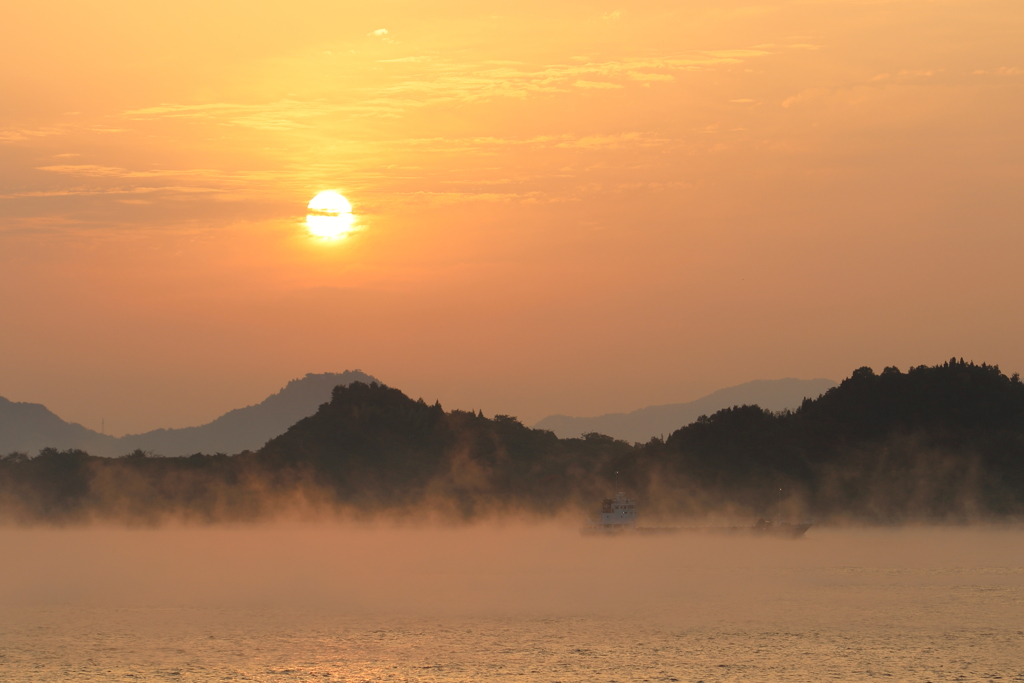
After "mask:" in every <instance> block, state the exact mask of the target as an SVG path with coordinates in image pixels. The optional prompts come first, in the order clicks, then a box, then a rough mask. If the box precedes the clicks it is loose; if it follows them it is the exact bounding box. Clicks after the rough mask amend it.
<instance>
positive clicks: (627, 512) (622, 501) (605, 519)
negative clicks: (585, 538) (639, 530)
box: [580, 491, 636, 534]
mask: <svg viewBox="0 0 1024 683" xmlns="http://www.w3.org/2000/svg"><path fill="white" fill-rule="evenodd" d="M634 530H636V502H635V501H634V500H633V499H632V498H630V497H629V496H627V495H626V494H625V493H623V492H621V491H620V492H618V493H616V494H615V497H614V498H605V499H604V501H603V502H602V503H601V514H600V515H598V517H597V519H592V518H590V517H587V523H586V525H585V526H584V527H583V528H582V529H580V531H581V532H582V533H585V534H620V533H623V532H626V531H634Z"/></svg>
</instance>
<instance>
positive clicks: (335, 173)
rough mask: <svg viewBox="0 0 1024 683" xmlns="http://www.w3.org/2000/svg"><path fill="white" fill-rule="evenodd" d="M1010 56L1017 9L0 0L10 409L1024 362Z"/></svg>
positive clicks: (612, 386)
mask: <svg viewBox="0 0 1024 683" xmlns="http://www.w3.org/2000/svg"><path fill="white" fill-rule="evenodd" d="M371 4H372V5H373V7H372V8H371V9H368V8H367V6H368V5H371ZM382 29H383V30H382ZM1022 46H1024V4H1021V3H1020V2H1019V0H1014V1H1006V2H985V1H960V0H953V1H949V2H940V1H929V2H926V1H906V2H902V1H899V0H895V1H892V2H882V1H877V2H876V1H859V2H854V1H825V0H822V1H817V2H815V1H804V2H764V3H760V4H752V3H742V2H728V1H726V2H722V1H720V0H715V1H714V2H710V1H701V2H679V1H678V0H675V1H673V2H662V3H658V2H647V3H643V2H633V3H629V4H628V5H625V4H616V3H613V2H598V3H574V2H560V3H553V2H543V3H540V2H522V1H518V2H504V3H503V2H493V3H479V2H461V3H459V2H449V3H443V2H437V3H422V2H421V3H411V2H383V3H355V2H337V1H334V2H308V1H305V0H292V1H290V2H247V3H243V2H213V3H211V2H208V1H206V2H193V1H191V0H185V1H178V2H174V3H169V2H167V3H164V2H160V3H138V2H111V1H106V2H103V1H101V2H93V3H80V2H69V1H64V0H55V1H53V2H47V3H15V4H14V6H11V7H5V9H4V19H3V21H2V22H0V288H2V289H0V292H2V295H0V296H2V299H0V358H2V361H0V395H2V396H5V397H7V398H9V399H11V400H21V401H35V402H41V403H44V404H46V405H47V406H48V407H50V408H51V409H52V410H54V411H55V412H57V413H58V414H59V415H61V416H62V417H63V418H65V419H68V420H74V421H78V422H81V423H82V424H84V425H86V426H88V427H92V428H95V429H98V428H99V426H100V420H101V418H105V419H106V425H107V431H108V432H111V433H116V434H121V433H125V432H134V431H141V430H146V429H152V428H156V427H180V426H187V425H191V424H198V423H201V422H205V421H208V420H209V419H212V418H213V417H215V416H217V415H219V414H220V413H223V412H225V411H226V410H229V409H231V408H235V407H239V406H241V405H245V404H248V403H253V402H256V401H259V400H261V399H262V398H264V397H266V396H267V395H268V394H269V393H272V392H273V391H276V390H277V389H278V388H280V387H281V386H283V385H284V383H285V382H287V381H288V380H289V379H292V378H294V377H298V376H301V375H303V374H305V373H306V372H324V371H338V372H340V371H342V370H345V369H354V368H361V369H362V370H364V371H366V372H369V373H371V374H374V375H376V376H378V377H380V378H381V379H382V380H383V381H385V382H387V383H388V384H390V385H392V386H396V387H398V388H400V389H402V390H404V391H405V392H406V393H408V394H410V395H412V396H414V397H417V396H423V397H424V398H426V399H427V400H430V401H432V400H434V399H435V398H436V399H440V400H441V402H442V404H443V405H445V407H446V408H454V407H462V408H482V409H483V410H484V412H485V413H486V414H488V415H491V414H494V413H510V414H515V415H518V416H520V417H521V418H522V419H523V420H524V421H526V422H528V423H531V422H533V421H535V420H537V419H539V418H541V417H543V416H545V415H547V414H549V413H553V412H562V413H568V414H578V415H584V414H596V413H601V412H608V411H619V410H630V409H634V408H638V407H641V406H644V405H650V404H655V403H667V402H674V401H682V400H689V399H692V398H696V397H698V396H700V395H702V394H705V393H708V392H710V391H713V390H715V389H718V388H721V387H723V386H728V385H732V384H738V383H740V382H744V381H747V380H751V379H758V378H775V377H786V376H795V377H807V378H810V377H831V378H833V379H841V378H842V377H844V376H846V375H847V374H849V372H850V371H851V370H852V369H853V368H855V367H858V366H861V365H872V366H874V367H875V368H876V369H881V368H882V367H883V366H885V365H892V364H895V365H898V366H900V367H902V368H903V369H906V367H907V366H909V365H917V364H921V363H929V364H930V363H936V362H940V361H942V360H944V359H947V358H948V357H949V356H952V355H954V354H955V355H957V356H964V357H965V358H968V359H974V360H976V361H979V362H980V361H987V362H994V363H999V364H1000V365H1001V366H1002V367H1003V368H1004V370H1006V371H1008V372H1012V371H1024V346H1022V345H1021V343H1020V340H1021V338H1022V336H1024V319H1022V316H1021V313H1020V311H1021V293H1022V292H1024V265H1022V253H1024V249H1022V247H1024V230H1022V227H1024V226H1022V216H1024V186H1022V181H1024V144H1022V143H1024V126H1022V125H1021V122H1022V121H1024V48H1022ZM324 189H337V190H339V191H340V192H342V193H343V194H345V195H346V196H347V197H348V198H349V199H350V200H351V202H352V204H353V207H354V212H355V214H356V215H357V218H358V221H359V225H360V228H361V229H360V231H359V232H357V233H355V234H353V235H351V236H350V237H348V238H347V239H344V240H336V241H323V240H319V239H314V238H311V237H310V236H309V235H308V232H307V231H306V229H305V226H304V224H303V219H304V216H305V206H306V203H307V202H308V201H309V200H310V198H311V197H312V196H313V195H314V194H316V193H317V192H319V191H320V190H324Z"/></svg>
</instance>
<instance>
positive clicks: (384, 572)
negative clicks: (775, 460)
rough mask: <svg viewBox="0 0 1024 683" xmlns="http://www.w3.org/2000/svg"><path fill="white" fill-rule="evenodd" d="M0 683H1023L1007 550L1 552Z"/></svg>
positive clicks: (1016, 569) (137, 538)
mask: <svg viewBox="0 0 1024 683" xmlns="http://www.w3.org/2000/svg"><path fill="white" fill-rule="evenodd" d="M0 544H2V545H0V547H2V548H3V549H4V554H3V556H2V559H0V680H4V681H63V680H67V681H110V680H126V681H127V680H131V681H140V680H142V681H145V680H175V681H245V680H249V681H305V680H317V681H439V682H440V681H494V680H515V681H545V682H548V683H550V682H552V681H563V682H569V681H705V682H708V683H710V682H711V681H820V680H841V681H859V680H888V681H902V680H906V681H962V680H970V681H974V680H1003V681H1024V532H1022V531H1021V530H1006V529H1004V530H993V529H984V530H978V529H952V530H951V529H916V530H913V529H911V530H895V531H893V530H890V531H864V530H817V529H812V531H811V532H810V533H809V534H808V536H807V538H806V539H803V540H801V541H796V542H794V541H783V540H777V539H753V538H707V537H698V536H689V537H685V536H675V537H671V538H658V539H652V538H647V539H582V538H580V537H579V536H578V535H576V534H575V533H574V531H573V530H572V529H571V528H570V527H560V526H557V525H545V526H530V525H526V524H519V525H506V526H501V527H473V528H469V529H440V530H439V529H398V528H375V529H370V528H351V527H338V526H327V525H321V526H310V525H305V526H291V527H289V526H278V527H271V528H239V529H177V530H156V531H139V530H137V531H125V530H110V529H107V530H70V531H48V530H47V531H39V530H35V531H22V530H9V529H8V530H0Z"/></svg>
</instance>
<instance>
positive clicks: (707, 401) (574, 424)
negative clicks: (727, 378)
mask: <svg viewBox="0 0 1024 683" xmlns="http://www.w3.org/2000/svg"><path fill="white" fill-rule="evenodd" d="M835 386H838V383H836V382H833V381H832V380H830V379H793V378H787V379H758V380H754V381H753V382H747V383H746V384H740V385H737V386H734V387H728V388H726V389H719V390H718V391H716V392H714V393H713V394H708V395H707V396H705V397H703V398H698V399H697V400H696V401H690V402H689V403H670V404H668V405H660V406H648V407H647V408H640V409H639V410H634V411H633V412H631V413H608V414H607V415H598V416H597V417H569V416H567V415H551V416H549V417H545V418H544V419H543V420H541V421H540V422H538V423H537V424H535V425H534V428H535V429H548V430H551V431H552V432H554V433H555V434H556V435H558V436H559V437H560V438H562V439H571V438H573V437H577V436H580V435H581V434H588V433H591V432H597V433H598V434H607V435H608V436H612V437H615V438H616V439H622V440H623V441H628V442H630V443H638V442H639V443H646V442H648V441H650V440H651V438H652V437H655V436H657V437H661V436H666V435H668V434H671V433H672V432H674V431H676V430H677V429H679V428H680V427H683V426H685V425H688V424H690V423H691V422H693V421H694V420H696V419H697V418H698V417H700V416H701V415H711V414H713V413H717V412H718V411H719V410H722V409H723V408H731V407H732V406H742V405H758V406H761V407H762V408H764V409H765V410H772V411H779V410H786V409H789V410H794V409H796V408H797V407H798V406H799V405H800V404H801V403H802V402H803V400H804V399H805V398H817V397H818V396H820V395H821V394H824V393H825V392H826V391H828V390H829V389H831V388H832V387H835Z"/></svg>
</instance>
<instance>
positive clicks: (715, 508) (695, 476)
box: [0, 360, 1024, 522]
mask: <svg viewBox="0 0 1024 683" xmlns="http://www.w3.org/2000/svg"><path fill="white" fill-rule="evenodd" d="M780 488H781V489H782V492H783V497H782V498H783V506H784V509H785V512H786V514H788V515H791V516H794V517H812V518H815V519H817V520H819V521H823V520H828V519H842V518H852V519H854V520H861V521H870V522H898V521H904V520H910V519H919V520H945V521H960V520H970V519H999V518H1007V517H1016V516H1022V515H1024V384H1022V383H1021V382H1020V379H1019V377H1017V376H1016V375H1014V376H1013V377H1007V376H1005V375H1004V374H1002V373H1001V372H1000V371H999V369H998V367H995V366H990V365H984V364H983V365H975V364H973V363H964V362H962V361H957V360H951V361H950V362H948V363H945V364H943V365H939V366H934V367H924V366H921V367H917V368H913V369H911V370H910V371H909V372H907V373H902V372H900V371H899V370H897V369H895V368H887V369H886V370H884V371H883V372H882V373H881V374H875V373H874V372H873V371H871V370H870V369H869V368H861V369H859V370H857V371H855V372H854V373H853V374H852V375H851V376H850V377H849V378H848V379H846V380H844V381H843V382H842V384H840V385H839V386H838V387H835V388H833V389H831V390H829V391H828V392H826V393H825V394H824V395H823V396H821V397H819V398H817V399H814V400H810V399H808V400H806V401H804V403H803V404H802V405H801V406H800V407H799V408H798V409H796V410H794V411H787V412H782V413H771V412H767V411H764V410H762V409H761V408H759V407H757V406H739V407H733V408H729V409H726V410H722V411H719V412H717V413H715V414H713V415H711V416H710V417H707V416H703V417H701V418H699V419H698V420H697V421H696V422H694V423H692V424H690V425H687V426H685V427H683V428H681V429H679V430H677V431H675V432H674V433H672V434H671V435H670V436H669V437H668V438H667V439H666V440H665V441H664V442H662V441H660V440H657V439H654V440H651V441H650V442H648V443H646V444H636V445H630V444H627V443H625V442H622V441H616V440H615V439H612V438H611V437H607V436H602V435H599V434H589V435H586V436H584V437H582V438H578V439H559V438H557V437H556V436H555V435H554V434H553V433H551V432H548V431H544V430H537V429H530V428H528V427H526V426H524V425H522V424H521V423H520V422H518V421H517V420H516V419H515V418H512V417H508V416H500V415H499V416H495V417H494V418H486V417H484V416H483V415H481V414H474V413H472V412H463V411H459V410H454V411H451V412H446V411H444V410H443V409H442V408H441V406H440V405H438V404H433V405H430V404H428V403H425V402H424V401H422V400H418V401H417V400H412V399H410V398H409V397H407V396H405V395H404V394H403V393H402V392H400V391H398V390H397V389H392V388H388V387H385V386H382V385H379V384H363V383H358V382H357V383H353V384H351V385H350V386H348V387H337V388H335V389H334V391H333V394H332V398H331V401H330V402H329V403H326V404H324V405H322V406H321V407H320V409H319V410H318V411H317V412H316V414H314V415H312V416H310V417H307V418H305V419H303V420H300V421H299V422H297V423H296V424H294V425H293V426H292V427H291V428H290V429H288V430H287V431H286V432H285V433H284V434H282V435H280V436H278V437H277V438H274V439H272V440H271V441H269V442H268V443H267V444H266V446H264V447H263V448H262V449H261V450H259V451H258V452H244V453H241V454H238V455H235V456H223V455H218V456H207V455H200V454H197V455H194V456H191V457H187V458H152V457H145V454H143V453H136V454H134V455H133V456H131V457H127V458H121V459H116V460H112V459H104V458H94V457H92V456H89V455H88V454H85V453H83V452H81V451H63V452H61V451H56V450H48V451H44V452H43V453H41V454H40V455H39V456H37V457H36V458H32V459H28V458H26V457H24V456H18V455H14V456H9V457H7V458H5V459H3V460H2V461H0V517H3V518H7V519H14V520H21V521H26V522H31V521H58V522H64V521H75V520H83V519H92V518H113V519H121V520H125V521H136V522H137V521H157V520H159V519H162V518H165V517H168V516H176V517H186V518H194V519H201V520H207V521H216V520H226V519H234V520H238V519H260V518H266V517H269V516H273V515H276V514H280V513H281V512H282V511H285V510H294V509H297V508H298V509H303V510H306V511H307V512H308V511H310V510H341V511H346V512H349V513H352V514H358V515H372V514H375V513H379V512H385V511H386V512H388V513H396V514H418V513H419V512H421V511H423V510H429V511H431V512H433V513H437V514H441V515H445V516H452V517H457V518H462V519H470V518H474V517H476V516H479V515H487V514H501V513H509V512H528V513H531V514H539V515H549V514H555V513H558V512H560V511H566V510H571V509H575V510H579V509H585V510H590V509H592V508H593V507H594V506H595V505H596V504H597V503H598V502H599V501H600V499H601V498H603V497H605V496H606V495H608V494H609V493H610V492H612V491H614V490H626V491H629V492H631V493H632V494H633V495H635V496H636V497H637V499H638V503H639V505H640V509H641V510H642V511H643V514H644V515H646V516H647V519H648V520H653V519H654V518H655V517H661V518H663V519H664V518H667V517H673V516H675V517H680V516H688V517H701V516H705V515H708V514H712V515H719V516H722V515H731V516H733V517H741V518H742V517H756V516H759V515H766V514H769V513H772V512H774V510H775V506H776V504H777V500H778V495H779V489H780Z"/></svg>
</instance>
